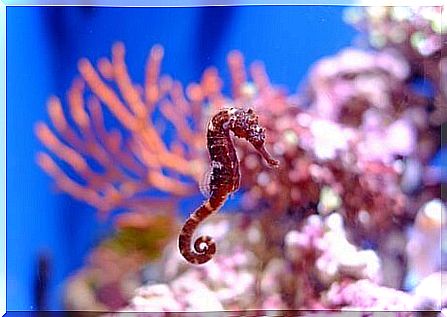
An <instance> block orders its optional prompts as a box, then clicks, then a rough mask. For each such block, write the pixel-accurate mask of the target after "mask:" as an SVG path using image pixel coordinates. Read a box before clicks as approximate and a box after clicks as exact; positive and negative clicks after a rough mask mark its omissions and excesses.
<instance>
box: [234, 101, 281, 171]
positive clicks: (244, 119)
mask: <svg viewBox="0 0 447 317" xmlns="http://www.w3.org/2000/svg"><path fill="white" fill-rule="evenodd" d="M228 114H229V120H228V128H229V129H230V130H232V131H233V133H234V135H235V136H237V137H239V138H244V139H246V140H247V141H248V142H250V143H251V144H252V145H253V146H254V147H255V149H256V150H257V151H258V152H259V153H260V154H261V155H262V156H263V157H264V159H265V160H266V161H267V162H268V163H269V164H270V165H272V166H277V165H278V164H279V163H278V161H276V160H275V159H273V158H272V157H271V156H270V154H268V152H267V150H266V149H265V128H263V127H262V126H261V125H259V119H258V116H257V115H256V114H255V113H254V111H253V109H247V110H244V109H239V108H230V109H228Z"/></svg>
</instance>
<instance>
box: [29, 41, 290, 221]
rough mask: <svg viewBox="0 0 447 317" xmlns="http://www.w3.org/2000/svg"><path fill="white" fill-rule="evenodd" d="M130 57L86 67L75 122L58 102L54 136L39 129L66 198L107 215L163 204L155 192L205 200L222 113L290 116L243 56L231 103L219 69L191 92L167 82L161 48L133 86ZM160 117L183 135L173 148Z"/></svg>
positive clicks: (44, 163) (119, 48)
mask: <svg viewBox="0 0 447 317" xmlns="http://www.w3.org/2000/svg"><path fill="white" fill-rule="evenodd" d="M124 57H125V48H124V45H123V44H122V43H117V44H115V45H114V46H113V48H112V58H111V59H107V58H102V59H100V60H99V62H98V64H97V67H96V68H95V67H94V66H93V65H92V64H91V62H90V61H89V60H87V59H81V60H80V61H79V63H78V69H79V72H80V77H79V78H76V79H75V80H74V81H73V83H72V85H71V88H70V89H69V91H68V96H67V99H68V109H67V112H68V113H69V115H67V114H66V113H65V111H64V110H65V109H64V108H63V106H62V103H61V101H60V100H59V98H57V97H54V96H53V97H51V98H50V99H49V101H48V113H49V116H50V119H51V122H52V125H53V128H54V129H51V128H50V127H49V126H48V125H47V124H46V123H43V122H39V123H37V124H36V127H35V132H36V135H37V137H38V138H39V139H40V141H41V142H42V144H43V145H44V146H45V147H46V148H47V149H48V150H49V152H50V153H51V154H52V155H50V154H48V153H45V152H40V153H39V154H38V157H37V161H38V164H39V165H40V166H41V168H42V169H43V170H44V171H45V172H46V173H47V174H49V175H50V176H51V177H52V178H53V179H54V180H55V182H56V185H57V187H58V188H59V189H60V190H62V191H63V192H65V193H68V194H69V195H71V196H73V197H74V198H76V199H78V200H81V201H84V202H86V203H88V204H90V205H92V206H94V207H95V208H97V209H98V210H99V211H100V212H102V213H103V214H104V213H107V212H108V211H111V210H114V209H118V208H126V209H138V208H139V207H142V206H145V207H146V208H147V207H148V206H152V205H154V204H157V203H160V201H159V200H156V199H154V198H153V197H150V198H148V196H147V195H146V193H147V192H148V191H150V190H151V189H156V190H160V191H162V192H165V193H168V194H171V195H172V197H178V198H180V197H185V196H189V195H191V194H194V193H195V192H197V183H199V182H200V181H202V178H203V175H204V172H205V169H206V166H207V158H206V147H205V140H206V138H205V132H204V127H205V125H206V122H204V121H205V120H208V117H210V115H211V114H212V113H213V112H215V111H216V110H217V109H219V108H221V107H223V106H229V105H232V106H239V107H244V106H247V105H250V106H252V107H255V108H256V109H257V111H258V112H261V113H264V114H265V112H271V111H274V112H277V111H282V110H283V108H284V107H285V104H286V95H285V94H284V93H282V92H280V91H279V90H277V89H274V88H273V87H272V86H271V85H270V83H269V79H268V76H267V75H266V73H265V71H264V68H263V65H262V64H261V63H254V64H253V65H252V67H251V74H250V75H251V78H252V80H253V83H251V82H249V81H248V79H247V77H248V76H247V74H246V71H245V66H244V61H243V56H242V54H241V53H239V52H237V51H233V52H231V53H230V54H229V56H228V64H229V69H230V75H231V82H232V84H231V88H232V94H231V96H230V97H229V98H226V97H225V96H224V95H223V94H222V87H223V83H222V80H221V79H220V77H219V75H218V73H217V70H216V69H215V68H213V67H210V68H208V69H206V70H205V72H204V73H203V76H202V78H201V80H200V82H198V83H191V84H189V85H188V86H187V87H186V89H184V88H183V87H182V85H181V84H180V83H179V82H177V81H175V80H173V79H172V78H171V77H169V76H166V75H160V65H161V61H162V58H163V48H162V47H161V46H159V45H156V46H154V47H153V48H152V49H151V51H150V53H149V56H148V60H147V64H146V70H145V82H144V85H143V86H141V85H138V84H135V83H133V82H132V80H131V78H130V76H129V73H128V71H127V67H126V63H125V60H124ZM115 87H116V88H117V89H115ZM272 105H274V106H272ZM156 110H157V111H159V113H161V116H162V118H164V120H166V121H165V122H168V123H169V124H171V125H172V126H174V128H175V134H176V135H175V137H174V138H172V141H171V142H169V143H167V142H165V140H164V139H163V131H161V129H160V128H159V125H158V124H159V122H158V121H157V120H155V116H154V112H155V111H156ZM105 112H109V113H110V114H111V115H112V117H114V118H115V119H116V120H117V121H118V123H119V125H120V127H119V128H118V127H115V126H114V127H113V129H109V128H108V127H107V124H106V118H107V114H106V113H105ZM261 120H262V119H261ZM191 122H193V124H191ZM55 158H57V159H55ZM65 167H68V169H70V170H72V171H73V172H75V175H76V176H73V175H72V174H71V173H69V172H67V171H68V169H67V168H65ZM172 197H171V198H172ZM170 200H171V201H172V199H170ZM161 203H163V202H161Z"/></svg>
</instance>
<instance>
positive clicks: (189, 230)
mask: <svg viewBox="0 0 447 317" xmlns="http://www.w3.org/2000/svg"><path fill="white" fill-rule="evenodd" d="M230 131H232V132H233V134H234V135H235V136H236V137H239V138H244V139H246V140H247V141H248V142H250V143H251V144H252V145H253V147H254V148H255V149H256V150H257V151H258V152H259V153H260V154H261V156H262V157H263V158H264V160H265V161H266V162H267V163H268V164H269V165H270V166H272V167H277V166H279V161H277V160H275V159H274V158H273V157H272V156H271V155H270V154H269V153H268V151H267V150H266V148H265V145H264V144H265V129H264V128H263V127H261V126H260V125H259V122H258V116H257V115H256V114H255V113H254V111H253V110H252V109H248V110H244V109H240V108H227V109H222V110H220V111H219V112H218V113H217V114H215V115H214V116H213V117H212V118H211V120H210V121H209V123H208V127H207V148H208V152H209V156H210V159H211V168H212V170H211V175H210V179H209V181H210V184H209V198H208V200H206V201H205V202H204V203H203V204H202V205H201V206H200V207H199V208H197V209H196V210H195V211H194V212H193V213H192V214H191V215H190V216H189V218H188V220H187V221H186V222H185V224H184V225H183V228H182V230H181V232H180V235H179V239H178V247H179V250H180V253H181V254H182V255H183V257H184V258H185V259H186V260H187V261H188V262H190V263H192V264H203V263H206V262H208V261H209V260H211V259H212V257H213V256H214V254H215V253H216V243H215V242H214V240H213V238H211V237H210V236H201V237H199V238H197V239H196V240H195V242H194V249H192V248H191V243H192V236H193V234H194V232H195V230H196V229H197V227H198V226H199V224H200V223H202V222H203V221H204V220H205V219H206V218H207V217H208V216H210V215H211V214H213V213H216V212H217V211H218V210H219V209H220V208H221V207H222V205H223V204H224V203H225V201H226V199H227V197H228V196H229V195H230V194H232V193H234V192H235V191H237V190H238V189H239V186H240V170H239V160H238V157H237V155H236V149H235V147H234V144H233V141H232V139H231V136H230Z"/></svg>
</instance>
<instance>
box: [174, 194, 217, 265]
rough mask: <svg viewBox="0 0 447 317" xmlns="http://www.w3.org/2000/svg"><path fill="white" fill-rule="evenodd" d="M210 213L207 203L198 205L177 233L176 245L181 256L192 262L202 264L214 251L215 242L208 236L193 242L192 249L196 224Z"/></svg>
mask: <svg viewBox="0 0 447 317" xmlns="http://www.w3.org/2000/svg"><path fill="white" fill-rule="evenodd" d="M211 213H212V210H210V206H209V204H208V203H206V204H204V205H202V206H200V207H199V208H198V209H197V210H196V211H195V212H194V213H193V214H192V215H191V216H190V217H189V219H188V220H187V221H186V223H185V224H184V226H183V228H182V231H181V232H180V235H179V240H178V246H179V250H180V253H181V254H182V255H183V257H184V258H185V259H186V260H187V261H188V262H190V263H192V264H203V263H206V262H208V261H209V260H211V259H212V258H213V255H214V254H215V253H216V243H215V242H214V240H213V238H211V237H210V236H201V237H199V238H197V239H196V240H195V242H194V249H192V246H191V242H192V235H193V234H194V232H195V230H196V228H197V226H198V225H199V224H200V223H201V222H202V221H203V220H205V218H206V217H208V216H209V215H210V214H211Z"/></svg>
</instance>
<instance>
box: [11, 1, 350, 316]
mask: <svg viewBox="0 0 447 317" xmlns="http://www.w3.org/2000/svg"><path fill="white" fill-rule="evenodd" d="M342 10H343V7H339V6H336V7H325V6H319V7H309V6H301V7H291V6H287V7H279V6H278V7H276V6H266V7H263V6H259V7H219V8H82V7H54V8H46V7H8V8H7V309H8V310H32V309H35V302H34V284H35V278H36V270H37V257H38V255H39V254H42V253H46V254H49V255H50V258H51V279H50V284H49V308H50V309H62V308H63V306H62V301H61V300H62V290H63V283H64V281H65V279H66V278H67V276H69V275H70V274H72V273H73V272H75V271H76V270H77V269H79V268H80V267H81V266H82V264H83V263H84V261H85V255H86V253H87V252H88V251H89V250H90V249H91V248H92V247H93V246H94V244H95V243H96V242H97V241H98V240H99V239H100V238H101V237H102V236H104V234H106V233H107V230H108V228H109V225H108V224H107V223H101V222H100V221H99V220H98V219H97V217H96V214H95V211H94V210H93V209H92V208H91V207H89V206H86V205H85V204H83V203H80V202H77V201H75V200H73V199H71V198H70V197H69V196H67V195H64V194H57V193H55V191H54V186H53V183H52V181H51V179H50V178H49V177H47V176H46V175H45V174H44V173H43V172H42V171H41V170H40V169H39V168H38V167H37V165H36V163H35V155H36V153H37V151H38V150H41V149H42V146H41V145H40V143H39V142H38V141H37V139H36V137H35V135H34V133H33V127H34V124H35V123H36V122H37V121H39V120H45V121H48V115H47V113H46V101H47V99H48V97H49V96H50V95H52V94H55V95H57V96H60V97H62V98H65V93H66V91H67V89H68V88H69V85H70V82H71V80H72V79H73V78H74V77H75V76H76V74H77V68H76V67H77V66H76V64H77V61H78V60H79V59H80V58H81V57H87V58H89V59H90V60H93V61H96V60H97V59H98V58H99V57H102V56H110V48H111V46H112V44H113V43H114V42H115V41H118V40H119V41H123V42H124V43H125V45H126V51H127V54H126V60H127V63H128V68H129V71H130V73H131V75H132V78H133V79H134V81H135V82H142V80H143V78H144V63H145V59H146V57H147V53H148V50H149V49H150V47H151V46H152V45H153V44H155V43H160V44H162V45H163V46H164V48H165V58H164V61H163V72H164V73H167V74H170V75H172V76H173V77H175V78H176V79H177V80H180V81H181V82H182V83H184V84H186V83H188V82H190V81H197V80H199V79H200V75H201V73H202V71H203V69H204V68H205V67H206V66H210V65H215V66H217V67H218V69H219V71H220V74H221V75H222V76H223V77H224V79H228V70H227V67H226V55H227V53H228V52H229V51H230V50H232V49H239V50H241V51H242V52H243V54H244V55H245V58H246V62H247V63H250V62H252V61H254V60H262V61H264V62H265V64H266V67H267V71H268V73H269V75H270V77H271V80H272V81H273V82H274V83H276V84H282V85H284V87H286V88H287V89H288V90H289V91H294V90H295V89H296V88H297V85H298V84H299V83H300V82H301V81H302V80H303V79H304V77H305V75H306V72H307V70H308V68H309V66H310V65H311V64H312V63H313V62H315V61H316V60H318V59H319V58H321V57H323V56H325V55H330V54H334V53H336V52H337V51H338V50H340V49H341V48H343V47H345V46H347V45H349V44H350V43H351V42H352V39H353V38H354V35H355V32H354V30H353V29H352V28H350V27H349V26H347V25H345V24H344V23H343V22H342ZM225 89H226V90H227V91H228V89H229V87H228V85H226V86H225ZM200 199H201V198H197V199H192V201H191V205H194V204H196V203H197V202H198V201H200Z"/></svg>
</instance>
